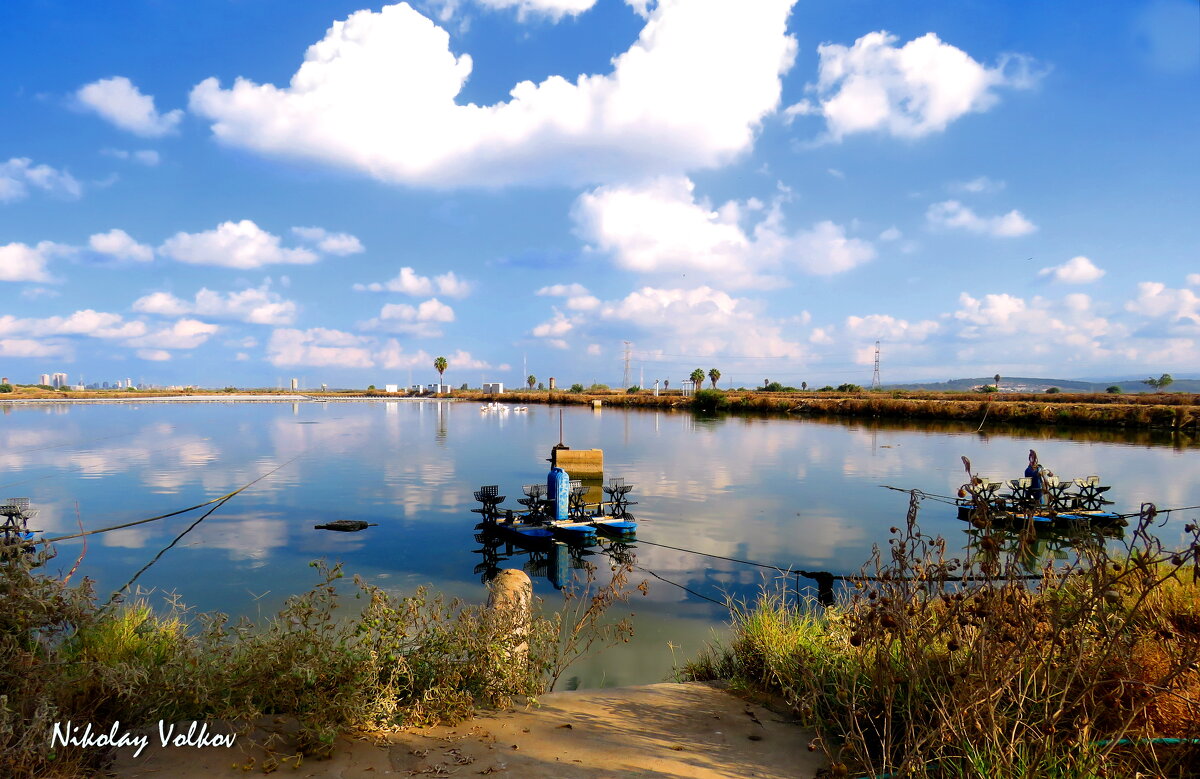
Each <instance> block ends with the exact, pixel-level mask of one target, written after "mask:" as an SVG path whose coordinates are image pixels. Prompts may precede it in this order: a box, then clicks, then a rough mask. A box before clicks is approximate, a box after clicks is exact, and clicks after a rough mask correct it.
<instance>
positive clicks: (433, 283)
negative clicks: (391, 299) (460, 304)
mask: <svg viewBox="0 0 1200 779" xmlns="http://www.w3.org/2000/svg"><path fill="white" fill-rule="evenodd" d="M471 288H472V285H471V283H470V282H468V281H465V280H463V279H460V278H459V277H458V276H456V275H454V271H447V272H445V273H443V274H440V275H438V276H434V277H433V278H430V277H428V276H421V275H420V274H418V273H417V272H416V271H415V270H413V269H412V268H409V267H404V268H401V269H400V273H398V274H397V275H396V277H395V278H393V279H389V280H388V281H384V282H378V281H373V282H371V283H370V284H355V285H354V289H355V291H357V292H400V293H402V294H405V295H412V296H413V297H420V296H423V295H432V294H433V293H434V291H435V290H436V291H437V292H438V293H439V294H441V295H445V296H446V297H451V298H465V297H466V296H467V295H469V294H471Z"/></svg>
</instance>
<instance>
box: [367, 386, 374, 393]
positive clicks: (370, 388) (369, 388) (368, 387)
mask: <svg viewBox="0 0 1200 779" xmlns="http://www.w3.org/2000/svg"><path fill="white" fill-rule="evenodd" d="M374 391H375V385H374V384H368V385H367V392H374Z"/></svg>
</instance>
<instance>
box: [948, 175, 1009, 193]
mask: <svg viewBox="0 0 1200 779" xmlns="http://www.w3.org/2000/svg"><path fill="white" fill-rule="evenodd" d="M1004 187H1005V183H1004V182H1003V181H998V180H996V179H990V178H988V177H987V176H976V177H975V178H973V179H970V180H969V181H957V182H955V183H953V184H951V185H950V189H953V190H955V191H958V192H970V193H972V194H980V193H983V192H999V191H1000V190H1002V189H1004Z"/></svg>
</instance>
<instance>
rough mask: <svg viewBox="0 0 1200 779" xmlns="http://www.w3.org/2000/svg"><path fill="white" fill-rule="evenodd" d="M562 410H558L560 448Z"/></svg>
mask: <svg viewBox="0 0 1200 779" xmlns="http://www.w3.org/2000/svg"><path fill="white" fill-rule="evenodd" d="M562 438H563V436H562V409H561V408H560V409H559V410H558V445H559V446H562Z"/></svg>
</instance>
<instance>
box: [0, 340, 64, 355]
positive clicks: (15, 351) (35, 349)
mask: <svg viewBox="0 0 1200 779" xmlns="http://www.w3.org/2000/svg"><path fill="white" fill-rule="evenodd" d="M69 354H70V350H69V349H68V347H67V346H66V345H65V344H61V343H46V342H43V341H36V340H33V339H31V338H0V357H66V356H67V355H69Z"/></svg>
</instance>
